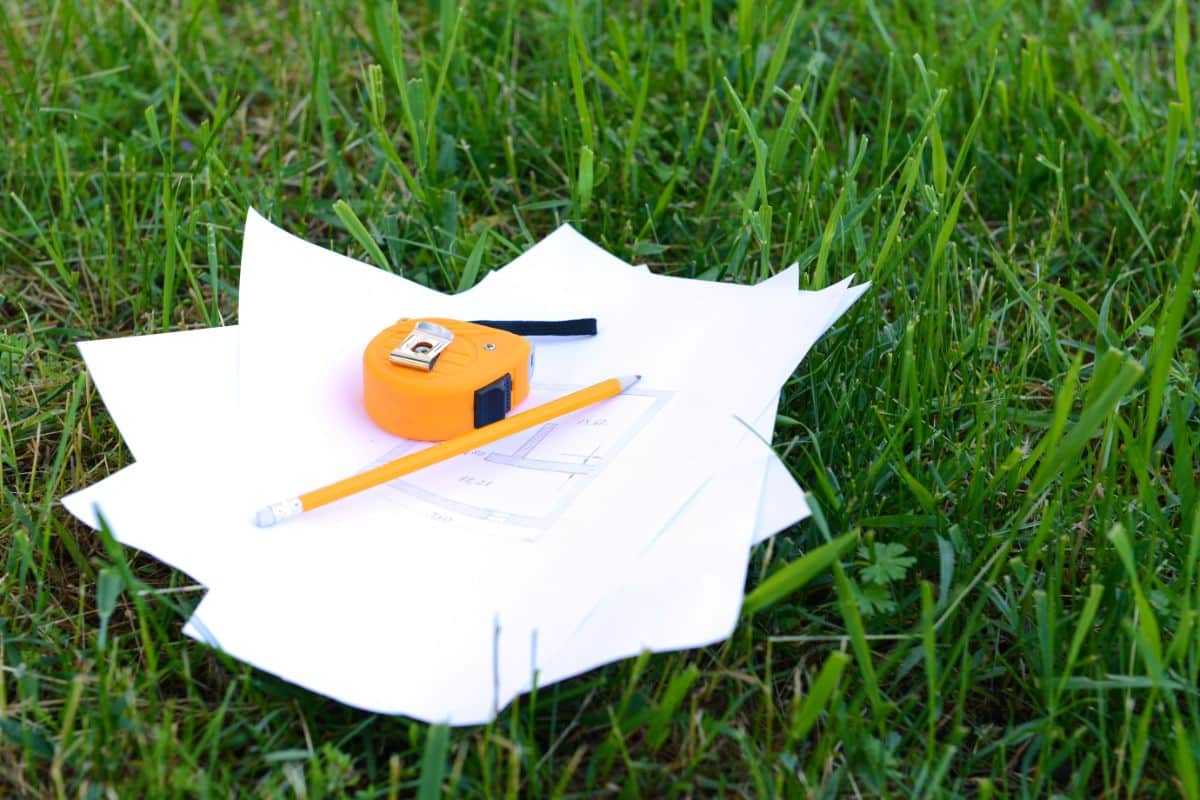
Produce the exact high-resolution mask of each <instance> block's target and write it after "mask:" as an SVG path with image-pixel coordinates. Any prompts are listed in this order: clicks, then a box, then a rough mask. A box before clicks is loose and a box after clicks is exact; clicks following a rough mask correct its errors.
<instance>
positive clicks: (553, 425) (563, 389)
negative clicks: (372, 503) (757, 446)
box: [375, 384, 671, 538]
mask: <svg viewBox="0 0 1200 800" xmlns="http://www.w3.org/2000/svg"><path fill="white" fill-rule="evenodd" d="M577 388H580V387H577V386H561V385H537V384H535V385H534V386H533V387H532V389H531V391H530V396H529V399H528V400H526V402H525V403H524V404H523V406H524V407H532V406H535V405H539V404H541V403H544V402H548V401H549V400H552V399H554V398H556V397H561V396H562V395H564V394H567V393H569V392H571V391H574V390H575V389H577ZM670 396H671V392H665V391H658V390H654V389H649V388H640V387H637V386H634V387H632V388H630V389H628V390H626V391H625V392H623V393H622V394H620V395H617V396H616V397H612V398H610V399H608V400H605V401H604V402H602V403H598V404H596V405H594V406H589V407H588V408H584V409H580V410H579V411H576V412H574V413H571V414H567V415H566V416H563V417H559V418H558V419H555V420H552V421H550V422H546V423H544V424H542V425H539V426H537V427H534V428H531V429H529V430H527V431H522V432H521V433H518V434H515V435H513V436H510V437H508V438H506V439H501V440H500V441H497V442H494V443H492V444H489V445H487V446H486V447H482V448H479V449H477V450H472V451H471V452H469V453H464V454H463V455H461V456H458V457H456V458H452V459H450V460H449V461H445V462H442V463H440V464H435V465H433V466H431V467H427V468H426V469H423V470H421V471H420V472H417V473H414V474H412V475H406V476H405V477H403V478H398V479H397V480H394V481H391V482H389V483H387V484H386V486H387V487H388V488H389V489H391V490H392V492H391V495H390V497H391V501H392V502H396V503H399V504H401V505H403V506H404V507H405V508H407V509H408V510H410V511H415V512H417V513H428V514H429V515H430V516H431V517H433V518H434V519H437V520H440V521H444V522H452V521H455V520H462V521H469V520H471V519H474V520H480V521H487V522H492V523H499V524H501V525H502V526H512V527H513V529H514V532H516V533H518V535H520V536H522V537H524V538H536V537H537V536H538V535H540V532H541V531H542V530H544V529H546V528H547V527H549V526H550V525H551V524H552V523H553V522H554V521H555V519H556V518H557V517H558V516H559V514H561V513H562V511H563V509H565V508H566V507H567V506H568V505H569V504H570V503H571V501H572V499H573V498H574V497H575V496H576V495H577V494H578V493H579V492H580V491H582V490H583V489H584V488H585V487H586V486H587V484H588V482H589V481H590V480H591V479H592V478H593V477H595V476H596V475H598V474H599V473H600V472H601V471H602V470H603V469H604V468H605V466H606V465H607V463H608V462H609V461H611V460H612V459H613V457H614V456H616V454H617V453H619V452H620V451H621V449H622V448H623V447H624V446H625V445H626V444H628V443H629V441H631V440H632V439H633V437H634V436H636V435H637V433H638V431H639V430H641V429H642V428H643V427H644V426H645V425H646V423H647V422H649V420H650V419H651V418H652V417H653V416H654V415H655V414H656V413H657V412H658V411H659V410H660V409H661V407H662V406H663V404H665V403H666V401H667V400H668V398H669V397H670ZM424 446H427V445H423V444H420V443H417V442H406V443H404V444H402V445H399V446H398V447H394V448H392V449H391V450H389V451H388V452H386V453H384V454H383V455H382V456H381V457H380V458H379V459H377V461H376V462H375V463H376V464H381V463H384V462H387V461H390V460H392V459H396V458H400V457H401V456H404V455H407V454H408V453H411V452H414V451H415V450H418V449H420V448H422V447H424Z"/></svg>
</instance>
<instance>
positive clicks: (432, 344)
mask: <svg viewBox="0 0 1200 800" xmlns="http://www.w3.org/2000/svg"><path fill="white" fill-rule="evenodd" d="M595 333H596V320H594V319H581V320H565V321H562V322H494V321H483V320H481V321H476V322H463V321H460V320H453V319H444V318H440V317H429V318H424V319H401V320H400V321H398V322H397V323H396V324H395V325H392V326H390V327H388V328H386V329H385V330H383V331H380V332H379V333H378V334H377V335H376V336H375V338H373V339H372V340H371V342H370V343H369V344H368V345H367V348H366V350H365V351H363V405H364V406H365V408H366V411H367V415H368V416H370V418H371V419H372V420H373V421H374V422H375V424H377V425H379V426H380V427H381V428H383V429H384V430H387V431H389V432H391V433H394V434H396V435H397V436H403V437H404V438H406V439H418V440H422V441H442V440H444V439H451V438H454V437H455V436H460V435H462V434H464V433H467V432H469V431H472V430H474V429H475V428H482V427H483V426H484V425H489V424H491V423H493V422H496V421H498V420H501V419H504V417H505V416H507V414H508V412H509V411H510V410H511V409H512V408H513V406H516V405H518V404H520V403H521V401H523V400H524V399H525V398H526V397H528V396H529V378H530V374H531V373H532V372H533V344H532V343H531V342H530V341H529V340H528V339H526V338H525V336H523V335H522V334H525V335H529V336H581V335H582V336H590V335H595Z"/></svg>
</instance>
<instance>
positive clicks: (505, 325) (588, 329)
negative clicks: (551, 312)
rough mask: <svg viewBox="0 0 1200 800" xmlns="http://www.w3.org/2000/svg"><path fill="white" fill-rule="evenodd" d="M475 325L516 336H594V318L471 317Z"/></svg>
mask: <svg viewBox="0 0 1200 800" xmlns="http://www.w3.org/2000/svg"><path fill="white" fill-rule="evenodd" d="M471 322H473V323H474V324H476V325H485V326H487V327H489V328H496V329H497V330H502V331H508V332H509V333H515V334H517V335H518V336H595V335H596V318H595V317H586V318H584V319H562V320H555V321H553V322H549V321H541V320H526V319H521V320H495V319H473V320H471Z"/></svg>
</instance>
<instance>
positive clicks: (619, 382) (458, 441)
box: [254, 375, 642, 528]
mask: <svg viewBox="0 0 1200 800" xmlns="http://www.w3.org/2000/svg"><path fill="white" fill-rule="evenodd" d="M641 377H642V376H641V375H629V376H626V377H623V378H609V379H608V380H605V381H601V382H600V383H597V384H593V385H592V386H588V387H587V388H585V389H580V390H579V391H577V392H571V393H570V394H568V395H563V396H562V397H560V398H558V399H557V400H551V401H550V402H549V403H543V404H542V405H540V406H535V407H534V408H531V409H529V410H528V411H522V412H520V413H517V414H513V415H512V416H511V417H505V418H504V419H502V420H499V421H497V422H493V423H492V424H490V425H485V426H483V427H482V428H476V429H475V430H473V431H471V432H470V433H464V434H463V435H462V436H457V437H455V438H453V439H447V440H446V441H444V442H438V443H437V444H435V445H433V446H432V447H427V448H425V449H424V450H418V451H417V452H415V453H410V454H409V455H406V456H403V457H401V458H397V459H396V460H395V461H389V462H388V463H386V464H380V465H379V466H377V467H372V468H371V469H369V470H366V471H365V472H360V473H358V474H357V475H351V476H350V477H349V478H343V479H342V480H340V481H338V482H336V483H331V484H329V485H328V486H322V487H321V488H320V489H314V490H312V491H311V492H307V493H305V494H302V495H300V496H299V497H292V498H289V499H287V500H281V501H279V502H278V503H272V504H271V505H269V506H267V507H265V508H262V509H260V510H259V512H258V513H257V514H256V515H255V517H254V523H255V524H256V525H258V527H260V528H269V527H271V526H272V525H275V524H276V523H279V522H283V521H284V520H286V519H290V518H292V517H295V516H298V515H300V514H302V513H304V512H305V511H312V510H313V509H314V508H319V507H321V506H323V505H325V504H327V503H332V502H333V501H335V500H341V499H342V498H343V497H349V496H350V495H352V494H357V493H359V492H361V491H364V490H366V489H370V488H372V487H374V486H378V485H379V484H381V483H387V482H388V481H392V480H395V479H396V478H399V477H401V476H403V475H408V474H410V473H413V472H416V471H417V470H419V469H424V468H425V467H428V466H432V465H433V464H438V463H441V462H442V461H445V460H446V459H448V458H453V457H454V456H457V455H462V454H463V453H466V452H468V451H470V450H474V449H475V448H476V447H481V446H482V445H485V444H490V443H492V442H495V441H498V440H500V439H503V438H505V437H506V436H512V435H513V434H514V433H520V432H521V431H523V430H527V429H529V428H532V427H534V426H535V425H541V424H542V423H543V422H549V421H550V420H552V419H555V418H557V417H561V416H563V415H564V414H570V413H571V412H572V411H578V410H579V409H581V408H586V407H587V406H590V405H592V404H593V403H599V402H600V401H601V400H607V399H608V398H610V397H616V396H617V395H619V394H620V393H621V392H623V391H625V390H626V389H628V388H629V387H630V386H632V385H633V384H635V383H637V382H638V380H640V379H641Z"/></svg>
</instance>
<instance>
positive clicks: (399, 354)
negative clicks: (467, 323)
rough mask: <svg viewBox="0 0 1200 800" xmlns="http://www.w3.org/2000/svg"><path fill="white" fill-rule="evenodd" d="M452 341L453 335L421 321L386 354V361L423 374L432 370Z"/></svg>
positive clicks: (432, 323) (441, 327)
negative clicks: (420, 371)
mask: <svg viewBox="0 0 1200 800" xmlns="http://www.w3.org/2000/svg"><path fill="white" fill-rule="evenodd" d="M452 341H454V333H453V332H452V331H450V329H449V328H445V327H443V326H441V325H438V324H437V323H436V322H429V321H427V320H422V321H420V322H418V323H417V324H416V325H415V326H414V327H413V331H412V333H410V334H409V335H408V336H407V337H405V339H404V341H403V342H401V343H400V344H399V345H397V346H396V348H395V349H393V350H392V352H391V353H389V354H388V361H391V362H392V363H393V364H399V365H400V366H402V367H411V368H412V369H419V370H422V371H424V372H429V371H430V370H432V369H433V365H434V363H435V362H436V361H437V358H438V356H439V355H441V354H442V351H443V350H445V349H446V348H447V347H448V346H449V345H450V343H451V342H452Z"/></svg>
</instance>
